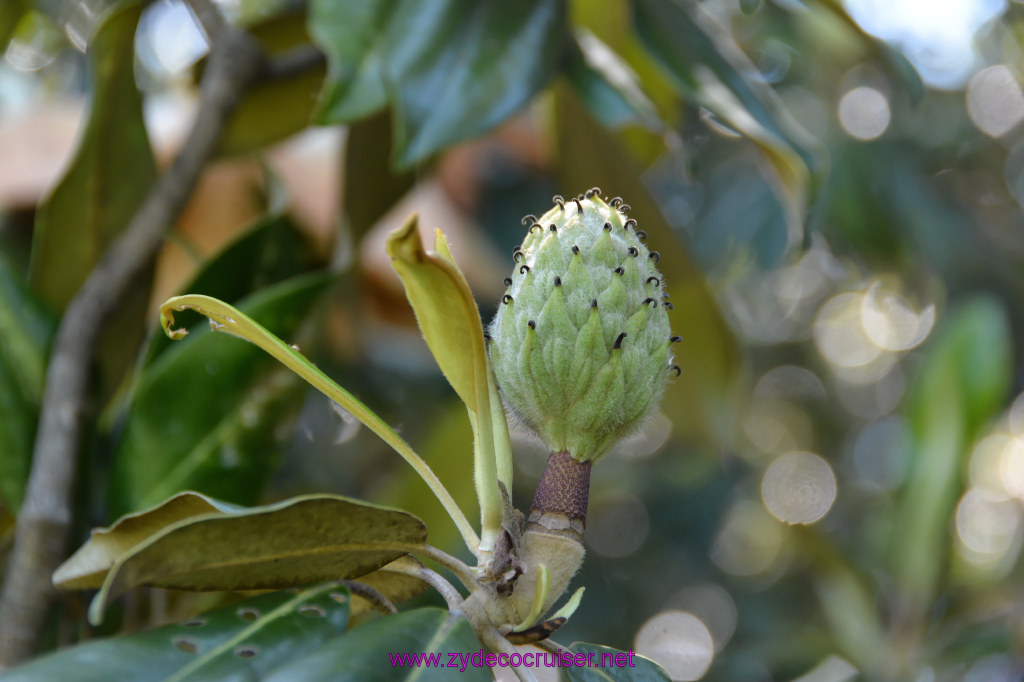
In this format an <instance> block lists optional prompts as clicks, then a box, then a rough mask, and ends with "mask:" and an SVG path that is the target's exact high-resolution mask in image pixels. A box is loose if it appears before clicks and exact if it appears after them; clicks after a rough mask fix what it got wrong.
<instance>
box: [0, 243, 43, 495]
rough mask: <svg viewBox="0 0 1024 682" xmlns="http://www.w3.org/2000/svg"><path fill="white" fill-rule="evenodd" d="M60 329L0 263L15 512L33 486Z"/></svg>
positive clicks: (4, 471) (0, 447)
mask: <svg viewBox="0 0 1024 682" xmlns="http://www.w3.org/2000/svg"><path fill="white" fill-rule="evenodd" d="M55 329H56V320H55V319H54V316H53V314H52V313H50V311H49V310H47V309H46V307H45V306H43V305H42V304H41V303H39V302H38V301H36V300H35V299H34V298H33V296H32V294H31V293H30V292H29V291H28V289H27V287H25V285H24V283H23V282H22V280H21V277H20V276H18V274H17V273H16V272H15V270H14V268H13V267H11V266H10V264H9V263H8V262H7V260H6V259H5V258H3V257H0V414H2V415H3V417H2V418H0V499H2V500H3V504H4V505H6V506H7V507H8V508H9V509H11V510H12V511H17V509H18V507H20V506H21V500H22V496H23V494H24V492H25V482H26V481H27V480H28V473H29V468H30V466H31V462H32V445H33V443H34V441H35V436H36V422H37V420H38V417H39V402H40V400H41V398H42V394H43V382H44V378H45V375H46V362H47V358H48V356H49V349H50V341H51V339H52V338H53V333H54V330H55Z"/></svg>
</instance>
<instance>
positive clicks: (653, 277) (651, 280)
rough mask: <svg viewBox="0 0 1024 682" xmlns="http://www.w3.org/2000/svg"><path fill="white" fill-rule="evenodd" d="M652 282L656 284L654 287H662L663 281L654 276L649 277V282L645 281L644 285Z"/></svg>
mask: <svg viewBox="0 0 1024 682" xmlns="http://www.w3.org/2000/svg"><path fill="white" fill-rule="evenodd" d="M651 282H654V286H658V287H660V286H661V280H660V279H658V278H657V277H655V276H653V275H652V276H650V277H648V278H647V281H645V282H644V284H650V283H651Z"/></svg>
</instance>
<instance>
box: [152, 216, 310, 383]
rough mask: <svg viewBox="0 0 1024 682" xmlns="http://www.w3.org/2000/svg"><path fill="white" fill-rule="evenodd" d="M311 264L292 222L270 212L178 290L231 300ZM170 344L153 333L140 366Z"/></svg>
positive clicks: (305, 241) (298, 271)
mask: <svg viewBox="0 0 1024 682" xmlns="http://www.w3.org/2000/svg"><path fill="white" fill-rule="evenodd" d="M313 266H314V263H313V259H312V253H311V249H310V246H309V243H308V241H307V240H306V239H305V237H303V235H302V233H301V232H300V231H299V230H298V229H297V228H296V227H295V225H294V223H293V222H292V221H291V220H290V219H289V218H288V217H287V216H282V215H269V216H266V217H264V218H261V219H260V220H258V221H257V222H256V224H254V225H253V226H252V227H251V228H250V229H248V230H247V231H246V232H245V233H244V234H243V235H242V236H241V237H239V238H238V239H236V240H235V241H233V242H231V243H230V244H228V245H227V246H225V247H224V248H223V249H222V250H221V251H220V252H219V253H218V254H216V255H215V256H214V257H213V258H211V259H210V260H209V261H207V262H206V263H205V264H204V265H203V266H202V269H200V270H199V272H198V273H197V274H196V276H195V278H194V279H193V280H192V281H191V282H190V283H188V284H186V285H185V286H183V287H181V292H182V293H184V292H186V291H187V292H191V293H194V294H202V295H204V296H213V297H214V298H219V299H221V300H223V301H227V302H229V303H234V302H236V301H239V300H241V299H242V298H244V297H245V296H248V295H249V294H252V293H253V292H256V291H259V290H261V289H266V288H267V287H270V286H274V285H276V284H278V283H280V282H283V281H285V280H287V279H289V278H291V277H294V276H297V275H300V274H302V273H304V272H308V271H310V270H311V269H312V268H313ZM171 343H172V342H171V340H170V339H169V338H167V335H165V334H153V335H152V336H151V338H150V339H149V343H148V346H147V348H146V358H145V361H144V363H143V365H144V366H148V365H150V364H152V363H153V361H154V360H155V359H156V358H157V356H159V355H160V354H161V353H163V352H164V351H165V350H167V349H168V348H169V347H170V346H171Z"/></svg>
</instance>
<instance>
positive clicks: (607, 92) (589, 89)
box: [565, 29, 666, 132]
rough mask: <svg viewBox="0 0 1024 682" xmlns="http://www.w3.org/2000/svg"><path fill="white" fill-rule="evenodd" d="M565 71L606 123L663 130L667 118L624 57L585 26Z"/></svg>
mask: <svg viewBox="0 0 1024 682" xmlns="http://www.w3.org/2000/svg"><path fill="white" fill-rule="evenodd" d="M565 75H566V77H567V78H568V79H569V83H570V84H571V85H572V87H573V90H575V91H576V94H577V95H578V96H579V98H580V99H581V100H583V102H584V104H586V105H587V108H588V109H589V110H590V113H591V114H593V115H594V117H595V118H597V120H599V121H600V122H601V123H602V124H603V125H605V126H607V127H609V128H619V127H622V126H624V125H628V124H639V125H642V126H644V127H646V128H648V129H649V130H651V131H654V132H664V131H665V129H666V126H665V123H664V121H662V120H661V117H660V116H659V114H658V110H657V108H656V107H655V106H654V103H653V102H651V100H650V99H648V98H647V95H646V94H644V92H643V90H642V89H641V87H640V82H639V78H638V77H637V75H636V73H635V72H634V71H633V69H632V68H630V66H629V64H627V63H626V61H625V60H624V59H622V57H620V56H619V55H618V54H616V53H615V51H614V50H612V49H611V48H610V47H609V46H608V45H606V44H605V43H603V42H602V41H601V39H600V38H598V37H597V36H595V35H594V34H593V33H591V32H590V31H587V30H586V29H580V30H577V31H576V39H575V41H573V42H572V43H571V46H570V49H569V50H568V53H567V55H566V62H565Z"/></svg>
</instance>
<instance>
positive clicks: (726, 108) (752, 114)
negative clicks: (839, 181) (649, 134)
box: [633, 0, 821, 247]
mask: <svg viewBox="0 0 1024 682" xmlns="http://www.w3.org/2000/svg"><path fill="white" fill-rule="evenodd" d="M633 8H634V21H635V23H636V30H637V34H638V35H639V37H640V39H641V41H642V42H643V44H644V45H645V47H646V48H647V49H648V51H649V52H650V53H651V54H652V55H653V56H654V58H655V59H656V60H658V61H659V62H660V63H661V65H662V66H663V67H664V68H665V70H666V71H667V72H668V74H669V75H670V76H671V77H672V83H673V84H674V85H675V86H676V88H677V89H678V90H679V91H680V93H681V94H683V95H684V96H685V97H687V98H688V99H692V100H693V101H694V102H696V103H699V104H700V105H702V106H704V107H705V108H707V109H708V110H710V111H711V112H712V113H714V114H716V115H717V116H718V117H720V118H721V119H722V120H723V121H724V122H725V123H726V124H727V125H728V126H731V127H732V128H735V129H736V130H738V131H740V132H741V133H743V134H744V135H745V136H746V137H748V138H749V139H750V140H751V141H752V142H754V143H755V144H756V145H757V147H758V149H759V150H760V151H761V153H762V154H763V156H764V157H765V159H766V160H767V161H768V162H769V164H770V165H771V168H772V169H773V173H772V174H771V175H770V176H769V178H768V179H769V181H771V182H772V184H773V190H774V191H775V194H776V196H777V197H778V199H779V202H780V203H781V205H782V207H783V209H784V210H785V213H786V217H787V232H788V237H787V242H788V244H789V246H790V247H792V246H794V245H796V244H798V243H799V241H800V239H801V238H802V235H803V217H804V211H805V207H806V203H807V195H808V191H809V184H810V180H811V172H812V171H817V170H818V166H820V165H821V162H820V160H819V158H818V156H819V154H820V152H818V151H817V150H815V149H814V146H815V143H814V142H813V141H812V140H811V139H810V137H809V136H808V135H807V133H806V132H805V131H804V130H803V129H802V128H801V127H800V126H799V124H797V123H796V121H795V120H794V119H793V117H792V116H791V115H790V114H789V112H788V111H787V110H786V109H785V107H784V106H783V105H782V102H781V100H780V99H779V97H778V96H777V95H776V94H775V92H774V91H773V90H772V89H771V88H770V87H769V86H768V85H767V84H766V83H765V81H764V79H763V77H762V76H761V75H760V74H759V73H758V72H757V70H756V68H755V67H754V65H753V64H752V63H751V62H750V60H749V59H748V58H747V56H746V55H744V54H743V52H742V51H741V50H740V48H739V47H738V46H737V45H736V43H735V41H733V39H732V37H731V36H730V35H729V34H728V32H727V31H726V29H725V28H724V27H722V26H721V25H720V24H718V23H717V21H716V20H715V19H714V18H713V17H711V15H710V14H709V13H708V12H707V10H705V9H704V8H703V7H701V6H700V5H698V4H697V3H695V2H691V1H689V0H668V1H666V0H637V2H635V3H634V4H633Z"/></svg>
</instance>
